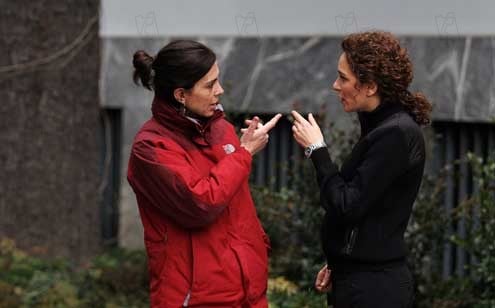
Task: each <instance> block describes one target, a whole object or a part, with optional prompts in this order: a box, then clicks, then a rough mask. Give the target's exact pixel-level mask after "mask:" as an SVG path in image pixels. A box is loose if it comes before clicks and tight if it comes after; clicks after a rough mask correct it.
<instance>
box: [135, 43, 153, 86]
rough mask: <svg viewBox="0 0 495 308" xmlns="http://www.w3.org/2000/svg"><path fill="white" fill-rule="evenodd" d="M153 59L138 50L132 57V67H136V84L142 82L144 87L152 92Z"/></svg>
mask: <svg viewBox="0 0 495 308" xmlns="http://www.w3.org/2000/svg"><path fill="white" fill-rule="evenodd" d="M152 64H153V57H152V56H150V55H149V54H148V53H146V51H144V50H138V51H136V52H135V53H134V56H133V57H132V65H133V66H134V68H135V70H134V74H133V79H134V82H135V83H136V84H138V80H141V84H142V85H143V87H145V88H147V89H149V90H152V89H153V84H152V80H151V69H152V67H151V66H152Z"/></svg>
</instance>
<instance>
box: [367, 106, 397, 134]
mask: <svg viewBox="0 0 495 308" xmlns="http://www.w3.org/2000/svg"><path fill="white" fill-rule="evenodd" d="M403 110H404V109H403V107H402V104H400V103H389V102H387V103H385V102H382V103H380V105H378V107H376V108H375V110H373V111H362V112H358V117H359V123H360V124H361V137H364V136H366V135H367V134H368V133H369V132H371V131H372V130H373V129H375V128H376V127H377V126H378V125H379V124H380V123H381V122H383V121H384V120H385V119H387V118H389V117H390V116H392V115H394V114H396V113H398V112H400V111H403Z"/></svg>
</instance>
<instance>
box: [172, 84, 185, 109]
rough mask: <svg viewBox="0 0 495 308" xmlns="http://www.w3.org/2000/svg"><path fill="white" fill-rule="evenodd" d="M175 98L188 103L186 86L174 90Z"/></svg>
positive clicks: (182, 102)
mask: <svg viewBox="0 0 495 308" xmlns="http://www.w3.org/2000/svg"><path fill="white" fill-rule="evenodd" d="M174 98H175V100H176V101H178V102H179V103H181V104H183V105H185V104H186V91H185V90H184V88H177V89H175V90H174Z"/></svg>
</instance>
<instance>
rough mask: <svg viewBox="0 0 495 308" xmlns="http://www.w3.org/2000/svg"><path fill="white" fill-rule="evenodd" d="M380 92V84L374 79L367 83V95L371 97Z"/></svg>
mask: <svg viewBox="0 0 495 308" xmlns="http://www.w3.org/2000/svg"><path fill="white" fill-rule="evenodd" d="M377 92H378V85H377V84H376V82H374V81H370V82H368V83H367V84H366V96H368V97H370V96H373V95H375V94H376V93H377Z"/></svg>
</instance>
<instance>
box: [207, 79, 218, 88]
mask: <svg viewBox="0 0 495 308" xmlns="http://www.w3.org/2000/svg"><path fill="white" fill-rule="evenodd" d="M217 80H218V77H217V78H215V79H213V80H210V81H207V82H206V84H207V85H209V86H210V85H212V84H214V83H215V82H216V81H217Z"/></svg>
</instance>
